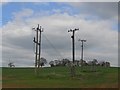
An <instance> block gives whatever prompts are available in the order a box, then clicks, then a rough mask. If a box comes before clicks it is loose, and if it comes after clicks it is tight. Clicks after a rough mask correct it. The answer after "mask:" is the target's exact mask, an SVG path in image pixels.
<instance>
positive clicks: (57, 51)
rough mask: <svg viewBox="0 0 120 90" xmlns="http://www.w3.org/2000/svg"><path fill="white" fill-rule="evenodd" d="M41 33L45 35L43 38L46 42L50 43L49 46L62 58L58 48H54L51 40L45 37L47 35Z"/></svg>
mask: <svg viewBox="0 0 120 90" xmlns="http://www.w3.org/2000/svg"><path fill="white" fill-rule="evenodd" d="M42 35H43V36H44V37H45V39H46V40H47V41H48V43H49V44H50V45H51V47H52V48H53V49H54V51H55V52H56V53H58V54H59V56H60V57H61V58H63V56H62V55H61V53H60V51H59V50H58V49H56V47H55V46H54V45H53V44H52V43H51V41H50V40H49V39H48V38H47V36H46V35H45V34H42Z"/></svg>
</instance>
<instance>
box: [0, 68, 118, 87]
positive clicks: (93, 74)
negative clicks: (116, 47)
mask: <svg viewBox="0 0 120 90" xmlns="http://www.w3.org/2000/svg"><path fill="white" fill-rule="evenodd" d="M2 86H3V88H117V87H118V68H115V67H110V68H105V67H104V68H103V67H96V71H91V67H83V68H81V67H76V76H75V77H71V76H70V68H69V67H52V68H50V67H49V68H40V69H39V76H36V75H35V73H34V68H2Z"/></svg>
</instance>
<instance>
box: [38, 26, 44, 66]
mask: <svg viewBox="0 0 120 90" xmlns="http://www.w3.org/2000/svg"><path fill="white" fill-rule="evenodd" d="M38 27H39V26H38ZM38 30H39V32H40V34H39V59H38V68H40V56H41V32H43V28H41V26H40V29H39V28H38Z"/></svg>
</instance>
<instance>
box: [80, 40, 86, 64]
mask: <svg viewBox="0 0 120 90" xmlns="http://www.w3.org/2000/svg"><path fill="white" fill-rule="evenodd" d="M78 41H81V42H82V45H81V47H82V50H81V61H82V64H83V60H84V59H83V47H84V46H83V42H86V40H80V39H79V40H78Z"/></svg>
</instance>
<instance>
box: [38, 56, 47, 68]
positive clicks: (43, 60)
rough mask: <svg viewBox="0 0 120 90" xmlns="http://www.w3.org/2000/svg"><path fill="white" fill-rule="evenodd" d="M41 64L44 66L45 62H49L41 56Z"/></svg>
mask: <svg viewBox="0 0 120 90" xmlns="http://www.w3.org/2000/svg"><path fill="white" fill-rule="evenodd" d="M39 64H40V66H41V67H42V66H44V65H45V64H47V60H46V59H45V58H43V57H41V58H40V63H39Z"/></svg>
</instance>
